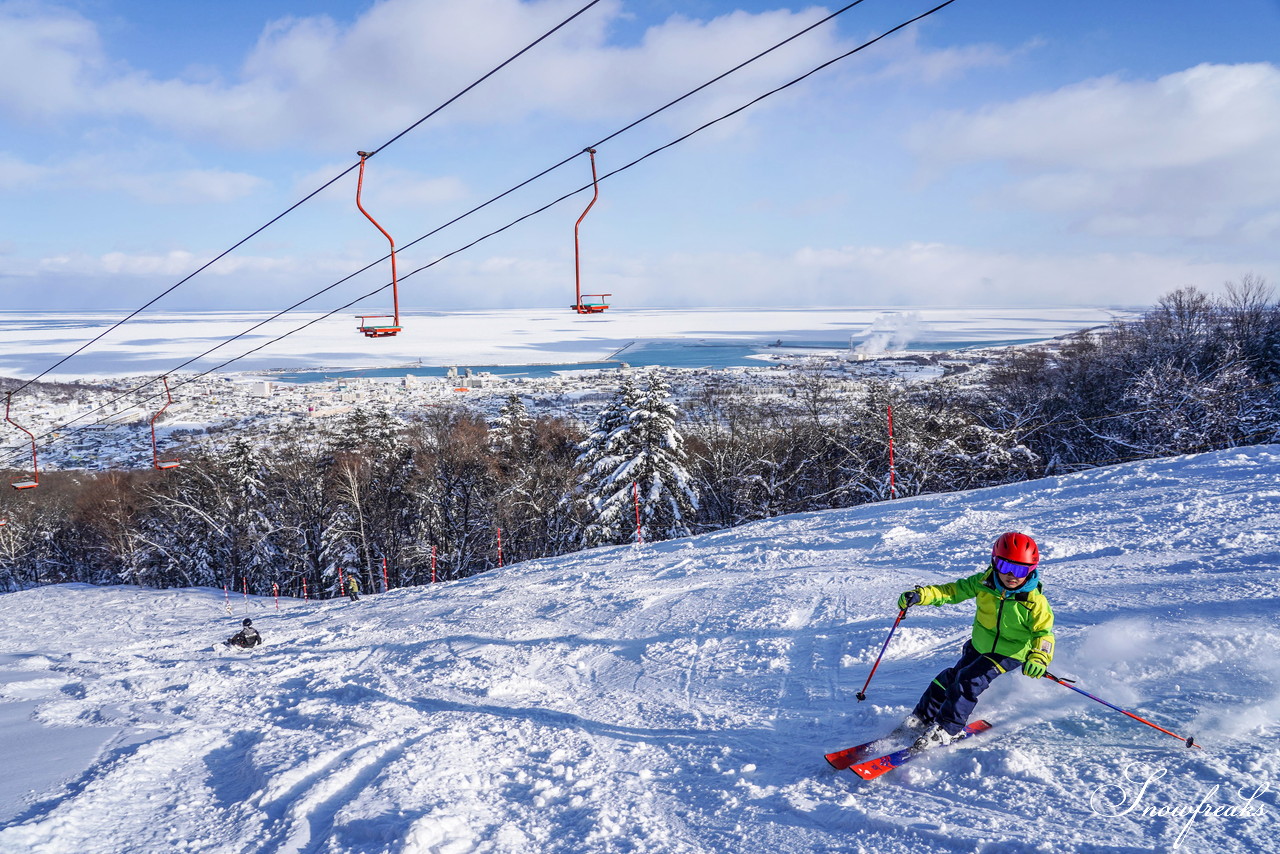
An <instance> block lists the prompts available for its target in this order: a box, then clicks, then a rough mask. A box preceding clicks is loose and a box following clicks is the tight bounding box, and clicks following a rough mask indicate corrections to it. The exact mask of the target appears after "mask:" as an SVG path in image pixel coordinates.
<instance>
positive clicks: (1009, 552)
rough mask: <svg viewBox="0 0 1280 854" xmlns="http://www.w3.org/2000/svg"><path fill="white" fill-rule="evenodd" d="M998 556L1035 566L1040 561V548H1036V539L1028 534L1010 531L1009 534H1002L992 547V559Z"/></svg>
mask: <svg viewBox="0 0 1280 854" xmlns="http://www.w3.org/2000/svg"><path fill="white" fill-rule="evenodd" d="M998 557H1000V558H1004V559H1005V560H1010V561H1013V562H1014V563H1020V564H1022V565H1024V566H1030V567H1034V566H1035V565H1036V564H1038V563H1040V549H1038V548H1036V541H1035V540H1033V539H1031V538H1030V537H1028V536H1027V535H1026V534H1019V533H1018V532H1017V531H1010V532H1008V533H1007V534H1001V535H1000V538H999V539H998V540H996V544H995V545H994V546H992V547H991V558H992V560H994V559H995V558H998Z"/></svg>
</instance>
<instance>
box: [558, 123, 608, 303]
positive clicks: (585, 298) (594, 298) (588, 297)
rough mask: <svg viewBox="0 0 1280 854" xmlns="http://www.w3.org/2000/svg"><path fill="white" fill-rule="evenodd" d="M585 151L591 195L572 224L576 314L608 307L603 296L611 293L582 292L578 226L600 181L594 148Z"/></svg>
mask: <svg viewBox="0 0 1280 854" xmlns="http://www.w3.org/2000/svg"><path fill="white" fill-rule="evenodd" d="M586 151H587V156H589V157H590V158H591V190H592V196H591V201H590V202H589V203H588V204H587V209H586V210H584V211H583V212H582V216H580V217H578V221H577V222H575V223H574V224H573V284H574V296H575V297H576V299H575V300H574V302H573V305H571V306H569V308H571V309H573V310H574V311H576V312H577V313H578V314H599V313H600V312H602V311H604V310H605V309H607V308H608V307H609V303H608V301H607V300H606V299H605V297H611V296H613V294H584V293H583V292H582V259H581V252H580V250H579V248H578V226H580V225H582V221H583V220H584V219H586V217H587V211H589V210H591V208H592V206H594V205H595V203H596V199H598V198H600V182H599V180H598V179H597V177H596V150H595V149H594V148H588V149H586Z"/></svg>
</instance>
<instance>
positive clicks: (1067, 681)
mask: <svg viewBox="0 0 1280 854" xmlns="http://www.w3.org/2000/svg"><path fill="white" fill-rule="evenodd" d="M1045 678H1046V679H1052V680H1053V681H1054V682H1057V683H1058V684H1059V685H1062V686H1063V687H1065V688H1070V689H1071V690H1072V691H1075V692H1076V693H1077V694H1084V695H1085V696H1086V697H1088V698H1089V699H1090V700H1096V701H1098V702H1099V703H1101V704H1102V705H1104V706H1106V707H1107V708H1108V709H1115V710H1116V711H1117V712H1119V713H1120V714H1122V715H1128V716H1129V717H1131V718H1133V719H1134V720H1135V721H1137V722H1138V723H1143V724H1146V725H1147V726H1149V727H1151V728H1152V729H1158V730H1160V731H1161V732H1162V733H1164V734H1165V735H1171V736H1173V737H1174V738H1176V739H1178V741H1181V742H1183V743H1185V744H1186V745H1187V747H1194V748H1196V749H1197V750H1204V748H1203V747H1201V746H1200V745H1198V744H1196V742H1195V739H1194V738H1191V737H1188V738H1183V737H1182V736H1180V735H1178V734H1177V733H1176V732H1169V730H1167V729H1165V728H1164V727H1162V726H1156V725H1155V724H1153V723H1152V722H1151V721H1148V720H1144V719H1142V718H1140V717H1138V716H1137V715H1135V714H1134V713H1133V712H1126V711H1125V710H1124V709H1122V708H1120V707H1119V706H1113V705H1112V704H1111V703H1108V702H1107V701H1106V700H1103V699H1102V698H1100V697H1095V696H1093V695H1092V694H1090V693H1089V692H1088V691H1082V690H1080V689H1079V688H1077V687H1076V686H1075V685H1072V684H1071V683H1072V682H1074V681H1075V680H1074V679H1059V678H1058V677H1057V676H1054V675H1053V674H1052V673H1045Z"/></svg>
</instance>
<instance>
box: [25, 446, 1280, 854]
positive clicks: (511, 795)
mask: <svg viewBox="0 0 1280 854" xmlns="http://www.w3.org/2000/svg"><path fill="white" fill-rule="evenodd" d="M1007 529H1020V530H1024V531H1026V532H1028V533H1031V534H1032V535H1034V536H1035V537H1037V538H1038V539H1039V541H1040V543H1041V548H1042V551H1043V552H1044V553H1045V554H1046V559H1045V562H1044V564H1043V573H1042V574H1043V576H1044V579H1045V584H1046V592H1047V594H1048V596H1049V598H1050V600H1051V601H1052V603H1053V604H1054V606H1055V609H1056V611H1057V616H1058V639H1059V648H1058V654H1057V658H1056V660H1055V662H1054V665H1053V667H1052V670H1053V671H1054V672H1056V673H1057V674H1059V675H1061V676H1069V677H1074V678H1078V679H1079V680H1080V681H1079V684H1080V686H1081V687H1082V688H1084V689H1085V690H1087V691H1090V692H1091V693H1094V694H1097V695H1099V696H1101V697H1102V698H1104V699H1107V700H1109V701H1110V702H1112V703H1116V704H1118V705H1121V706H1123V707H1124V708H1127V709H1130V710H1132V711H1134V712H1136V713H1138V714H1141V715H1143V716H1144V717H1147V718H1148V719H1150V720H1152V721H1153V722H1155V723H1158V724H1160V725H1161V726H1164V727H1166V728H1168V729H1171V730H1173V731H1174V732H1176V733H1179V734H1183V735H1194V736H1195V737H1196V738H1197V740H1198V741H1200V742H1202V743H1203V744H1204V745H1205V747H1206V749H1205V750H1204V751H1203V752H1200V751H1192V750H1188V749H1186V748H1185V747H1184V746H1183V745H1182V744H1181V743H1180V742H1179V741H1177V740H1175V739H1173V738H1170V737H1168V736H1166V735H1163V734H1161V733H1159V732H1157V731H1156V730H1154V729H1151V728H1149V727H1146V726H1143V725H1141V724H1139V723H1137V722H1135V721H1132V720H1130V719H1129V718H1127V717H1124V716H1123V715H1120V714H1118V713H1116V712H1114V711H1112V710H1110V709H1108V708H1106V707H1104V706H1102V705H1100V704H1098V703H1095V702H1092V701H1091V700H1089V699H1087V698H1084V697H1081V696H1079V695H1078V694H1075V693H1074V692H1071V691H1069V690H1067V689H1066V688H1063V687H1061V686H1059V685H1055V684H1053V683H1050V682H1049V681H1047V680H1040V681H1035V682H1033V681H1032V680H1029V679H1026V678H1025V677H1023V676H1021V675H1018V674H1013V675H1009V676H1006V677H1003V678H1001V679H1000V680H998V681H997V682H996V683H995V685H994V686H993V687H992V689H991V690H990V691H989V692H988V693H987V694H986V695H984V697H983V699H982V701H981V703H980V704H979V707H978V711H979V714H981V715H982V716H983V717H986V718H988V719H989V720H992V721H993V722H995V724H996V727H995V729H994V730H992V731H991V732H990V733H987V734H984V735H982V736H979V737H976V738H973V739H971V740H969V741H967V742H965V743H964V744H962V745H957V746H956V747H954V748H952V749H948V750H944V751H939V752H937V753H936V754H933V755H929V756H926V757H922V758H921V759H920V760H918V761H916V762H914V763H912V764H911V765H908V766H905V767H904V768H902V769H899V770H898V771H895V772H893V773H891V774H889V775H887V776H886V777H884V778H882V779H880V780H877V781H874V782H864V781H862V780H860V779H858V778H856V777H854V776H853V775H852V774H851V773H849V772H844V773H837V772H835V771H832V770H831V769H830V768H828V766H827V765H826V763H825V762H824V761H823V758H822V754H823V753H825V752H826V751H829V750H833V749H836V748H839V747H844V746H847V745H848V744H851V743H853V742H856V741H861V740H864V738H866V737H869V736H871V735H875V734H878V733H881V732H883V731H886V730H888V729H889V728H891V727H892V726H893V725H894V724H895V723H896V722H897V720H898V719H899V718H900V717H901V716H902V715H904V714H905V713H906V712H907V711H908V710H909V708H910V706H911V705H912V704H913V703H914V701H915V699H916V697H917V695H918V694H919V692H920V691H921V690H922V689H923V688H924V686H925V684H926V683H927V682H928V680H929V679H930V678H931V677H932V676H933V675H934V674H935V673H936V672H937V671H938V670H940V669H941V668H943V667H945V666H947V665H949V664H950V663H951V662H952V661H953V660H954V658H955V657H956V655H957V654H958V650H959V647H960V644H961V642H962V641H963V640H964V638H965V637H966V635H967V632H968V627H969V623H970V621H971V619H972V604H970V603H966V604H965V605H959V606H952V607H948V608H938V609H933V608H930V609H914V610H913V611H912V612H911V614H910V615H909V617H908V619H907V620H905V621H904V623H903V625H902V627H901V628H900V629H899V631H898V634H897V635H896V636H895V637H894V640H893V643H892V644H891V645H890V647H889V650H888V653H887V654H886V658H885V662H884V663H883V664H882V665H881V668H880V670H879V672H878V673H877V674H876V678H875V680H874V681H873V682H872V684H871V686H870V688H869V690H868V698H867V701H866V702H864V703H861V704H859V703H858V702H856V700H855V698H854V694H855V692H856V691H857V690H858V689H859V688H861V687H862V684H863V681H864V679H865V678H866V674H867V672H868V669H869V667H870V665H871V663H872V661H873V660H874V656H875V654H876V653H877V652H878V650H879V648H880V644H881V643H882V642H883V640H884V637H885V634H886V632H887V631H888V628H889V626H890V624H891V622H892V619H893V616H894V613H895V612H894V605H893V602H894V599H895V597H896V595H897V593H898V592H899V591H901V590H903V589H906V588H908V587H910V586H912V585H914V584H916V583H921V582H926V583H927V582H940V581H945V580H949V579H951V578H954V577H958V576H960V575H963V574H967V573H969V572H972V571H974V570H975V568H976V567H977V566H978V565H979V564H980V563H981V562H982V561H983V559H984V554H985V553H986V552H987V550H989V548H990V542H991V540H992V539H993V538H994V537H995V536H996V535H997V534H999V533H1000V532H1002V531H1004V530H1007ZM1278 564H1280V446H1274V445H1273V446H1264V447H1257V448H1250V449H1243V450H1234V451H1227V452H1219V453H1213V454H1204V455H1198V456H1193V457H1180V458H1175V459H1170V460H1160V461H1153V462H1142V463H1133V464H1126V465H1121V466H1116V467H1113V468H1108V469H1098V470H1094V471H1090V472H1085V473H1081V474H1077V475H1072V476H1066V477H1059V478H1052V479H1047V480H1041V481H1036V482H1033V483H1026V484H1019V485H1015V486H1008V487H999V488H992V489H985V490H980V491H976V492H970V493H962V494H952V495H945V496H932V497H924V498H916V499H905V500H899V501H895V502H892V503H884V504H878V505H871V506H864V507H859V508H854V509H850V510H841V511H833V512H826V513H813V514H805V515H799V516H790V517H785V518H780V519H776V520H771V521H767V522H762V523H758V524H753V525H749V526H744V527H742V528H739V529H736V530H731V531H723V532H719V533H715V534H710V535H706V536H702V537H697V538H692V539H688V540H678V541H672V542H666V543H660V544H656V545H646V546H644V547H643V548H640V549H634V548H630V547H617V548H606V549H599V550H595V551H591V552H585V553H581V554H578V555H571V556H566V557H563V558H558V559H554V560H543V561H537V562H531V563H526V564H520V565H515V566H509V567H507V568H506V569H504V570H499V571H495V572H490V573H488V574H485V575H482V576H478V577H475V578H471V579H467V580H464V581H458V582H451V583H446V584H440V585H436V586H434V587H431V588H418V589H411V590H395V591H392V592H390V593H388V594H384V595H371V596H366V597H365V598H364V599H363V600H362V601H360V602H358V603H349V602H346V601H345V600H344V601H331V602H325V603H315V602H310V603H303V602H293V601H290V602H288V603H284V602H282V603H281V607H280V610H279V611H278V612H277V611H276V610H275V608H274V605H273V603H272V601H271V600H270V599H250V600H248V601H246V600H244V599H243V598H236V597H233V598H232V600H231V605H232V608H233V610H234V614H233V615H230V616H229V615H228V614H227V613H226V608H225V604H224V601H223V594H222V591H209V590H182V591H151V590H140V589H135V588H127V587H115V588H106V589H95V588H90V587H87V586H82V585H66V586H57V587H48V588H43V589H37V590H29V591H25V592H21V593H15V594H11V595H5V596H0V739H3V744H4V745H5V746H4V748H3V750H4V754H5V760H4V762H3V768H4V773H3V775H0V777H2V778H3V779H0V851H4V852H42V854H43V853H44V852H76V854H98V852H101V853H102V854H126V852H360V854H365V852H435V853H436V854H457V852H470V851H476V852H564V854H568V852H663V854H667V852H675V853H676V854H679V852H724V854H729V853H730V852H732V853H733V854H747V853H748V852H762V853H763V852H768V854H779V852H860V851H865V852H878V854H907V852H910V854H929V852H939V854H941V852H983V854H993V853H994V852H1018V854H1021V852H1045V854H1048V852H1080V854H1097V853H1098V852H1139V851H1160V852H1164V851H1174V850H1176V851H1190V852H1242V854H1243V852H1249V854H1254V853H1255V852H1268V851H1280V821H1278V820H1280V811H1278V810H1277V797H1276V788H1277V784H1278V783H1280V779H1277V778H1278V774H1280V742H1278V741H1277V738H1276V736H1277V724H1276V720H1277V713H1278V712H1280V690H1278V689H1280V661H1278V660H1277V652H1278V650H1277V643H1276V631H1277V619H1276V617H1277V613H1278V611H1280V608H1277V605H1278V603H1280V600H1278V598H1277V592H1276V579H1277V573H1276V569H1277V565H1278ZM246 613H248V614H250V615H251V616H252V617H253V618H254V621H255V624H256V625H257V626H258V627H259V628H260V629H261V630H262V632H263V635H264V637H265V639H266V645H265V646H264V647H260V648H258V649H256V650H252V651H248V652H230V651H225V652H218V651H214V650H212V649H211V644H212V643H213V642H214V641H216V640H220V639H221V638H224V637H226V636H228V635H230V634H231V633H233V632H234V631H235V630H236V628H237V626H238V624H239V622H240V619H241V618H242V617H243V615H244V614H246Z"/></svg>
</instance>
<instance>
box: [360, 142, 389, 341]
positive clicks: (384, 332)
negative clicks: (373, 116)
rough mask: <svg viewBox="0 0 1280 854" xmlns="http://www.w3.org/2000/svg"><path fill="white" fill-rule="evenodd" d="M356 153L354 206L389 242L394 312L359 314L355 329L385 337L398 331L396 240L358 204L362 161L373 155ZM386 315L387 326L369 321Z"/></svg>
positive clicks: (361, 186) (373, 335)
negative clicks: (356, 171)
mask: <svg viewBox="0 0 1280 854" xmlns="http://www.w3.org/2000/svg"><path fill="white" fill-rule="evenodd" d="M356 154H359V155H360V175H359V177H358V178H357V179H356V207H357V208H359V209H360V213H362V214H364V215H365V218H366V219H367V220H369V222H371V223H373V225H374V227H375V228H377V229H378V231H381V232H382V236H383V237H385V238H387V242H388V243H390V244H391V305H392V311H393V312H394V313H393V314H391V315H385V314H379V315H372V314H369V315H362V316H360V325H359V326H357V327H356V329H357V330H358V331H359V332H362V333H364V335H365V337H367V338H385V337H388V336H391V335H395V334H396V333H397V332H399V331H400V284H399V279H398V277H397V276H396V242H395V240H393V239H392V238H391V235H390V234H387V230H386V229H385V228H383V227H382V226H380V225H378V221H377V220H376V219H374V218H373V217H371V216H369V212H368V211H367V210H365V209H364V205H362V204H360V192H361V190H363V189H364V162H365V161H366V160H368V159H369V158H370V157H372V156H373V155H372V154H371V153H370V152H368V151H357V152H356ZM388 316H390V317H391V325H389V326H388V325H386V324H381V325H380V324H376V323H370V322H369V320H370V319H373V320H384V319H386V318H387V317H388Z"/></svg>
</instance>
